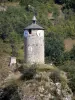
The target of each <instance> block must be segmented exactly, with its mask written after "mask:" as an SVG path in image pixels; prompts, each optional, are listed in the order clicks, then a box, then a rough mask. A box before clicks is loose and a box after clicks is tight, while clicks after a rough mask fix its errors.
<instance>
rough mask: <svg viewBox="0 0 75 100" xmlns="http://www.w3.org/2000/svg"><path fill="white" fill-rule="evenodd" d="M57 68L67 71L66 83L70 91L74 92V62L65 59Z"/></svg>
mask: <svg viewBox="0 0 75 100" xmlns="http://www.w3.org/2000/svg"><path fill="white" fill-rule="evenodd" d="M59 68H60V69H61V70H63V71H65V72H66V73H67V77H68V79H69V82H68V84H69V86H70V88H71V89H72V91H73V92H75V62H74V61H67V62H66V63H65V64H64V65H62V66H59Z"/></svg>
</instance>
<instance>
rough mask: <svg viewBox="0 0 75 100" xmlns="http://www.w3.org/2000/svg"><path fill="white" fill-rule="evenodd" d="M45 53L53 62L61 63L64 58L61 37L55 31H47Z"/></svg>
mask: <svg viewBox="0 0 75 100" xmlns="http://www.w3.org/2000/svg"><path fill="white" fill-rule="evenodd" d="M45 40H46V42H45V55H46V57H47V58H48V60H49V61H51V62H53V63H54V64H61V63H62V62H63V58H64V43H63V39H62V38H61V37H60V36H59V35H58V34H55V33H49V35H48V36H47V37H46V38H45Z"/></svg>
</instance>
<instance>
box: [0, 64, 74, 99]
mask: <svg viewBox="0 0 75 100" xmlns="http://www.w3.org/2000/svg"><path fill="white" fill-rule="evenodd" d="M35 69H36V70H35ZM23 71H24V72H23ZM23 71H22V72H23V73H22V75H21V76H20V78H18V79H19V80H17V79H15V75H14V77H13V78H12V75H11V78H9V79H10V80H11V81H9V82H10V84H11V85H7V87H4V88H3V89H2V88H1V89H0V100H5V99H4V98H5V97H7V98H8V100H16V99H17V100H72V96H73V93H72V91H71V89H70V88H69V87H68V85H67V77H66V74H65V73H64V72H62V71H60V70H59V69H57V68H56V67H53V66H46V65H45V66H43V67H41V66H40V67H38V66H37V67H36V68H29V67H28V68H25V69H24V70H23ZM14 74H15V73H14ZM23 76H24V77H23ZM9 79H8V80H9ZM14 83H15V84H16V85H14ZM14 86H16V87H14ZM13 97H14V98H13Z"/></svg>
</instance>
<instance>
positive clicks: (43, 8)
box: [0, 0, 75, 100]
mask: <svg viewBox="0 0 75 100" xmlns="http://www.w3.org/2000/svg"><path fill="white" fill-rule="evenodd" d="M61 1H64V2H60V0H43V1H42V0H34V1H33V0H26V1H24V0H17V1H15V0H14V1H13V0H9V1H8V0H6V2H3V1H2V2H1V3H0V83H2V82H4V80H5V79H6V78H7V77H9V76H13V78H14V77H16V78H18V77H17V76H18V75H20V74H19V73H20V72H18V71H17V72H15V73H12V71H11V68H10V66H9V62H10V57H11V56H16V58H17V64H20V65H22V64H25V63H24V37H23V31H24V28H25V27H26V26H27V25H29V24H30V23H31V20H32V17H33V15H34V14H35V16H36V18H37V23H38V24H39V25H40V24H41V26H42V27H44V28H45V63H46V64H50V63H52V64H53V65H55V66H56V67H57V68H59V69H61V70H63V71H65V72H66V75H67V77H68V80H69V81H68V82H66V84H67V89H69V87H70V88H71V89H72V92H75V2H74V0H73V1H72V2H71V1H70V0H69V1H70V2H65V1H66V0H61ZM70 3H71V5H70ZM68 4H69V5H68ZM39 66H40V65H39ZM39 66H38V68H39ZM44 66H45V67H47V65H43V68H44ZM25 67H26V66H25ZM56 67H52V68H53V70H54V71H52V72H51V69H50V70H49V69H48V70H47V72H46V68H45V69H44V71H43V72H42V71H41V72H39V71H38V72H37V73H36V75H35V78H32V80H27V81H24V82H23V80H19V82H21V86H22V85H23V87H22V88H21V86H17V87H18V88H19V89H21V91H22V92H23V93H25V92H26V91H27V90H28V93H29V94H26V96H25V97H27V99H26V100H31V99H29V97H28V95H30V94H31V95H30V98H32V100H35V99H33V98H34V94H36V95H37V96H36V98H39V100H46V99H47V98H46V97H49V96H50V97H53V96H54V99H55V100H66V99H60V98H64V96H66V95H65V94H67V92H70V94H71V95H70V96H72V92H71V91H70V90H69V91H68V90H66V85H65V93H62V95H60V96H58V95H59V94H58V93H57V90H56V83H57V84H59V85H62V82H59V81H57V79H58V78H59V76H60V75H61V73H62V71H60V75H59V76H58V72H59V69H56ZM50 68H51V67H50ZM47 73H48V74H47ZM50 73H53V75H56V77H55V76H53V78H54V80H56V81H57V82H56V83H55V82H54V81H53V79H51V78H50V79H49V80H47V82H48V84H47V82H46V80H45V79H41V81H40V82H39V80H37V79H36V76H38V77H40V76H41V77H40V78H43V77H44V76H43V75H49V74H50ZM23 74H24V73H23ZM15 75H16V76H15ZM62 76H63V77H64V72H63V75H62ZM65 77H66V76H65ZM47 78H49V76H47ZM51 81H52V84H53V86H54V87H53V88H55V90H52V92H53V94H51V90H49V89H48V88H51V87H50V84H49V82H50V83H51ZM63 81H64V80H63ZM43 82H44V84H43ZM10 83H12V82H8V84H9V85H10ZM14 83H15V82H14ZM14 83H13V84H14ZM42 84H43V85H42ZM4 85H5V86H6V88H8V87H7V85H6V83H4ZM17 85H20V84H17ZM40 85H41V86H42V87H44V86H46V85H49V86H48V87H44V88H43V93H40V94H38V91H41V90H40V89H39V88H42V87H40ZM31 86H33V88H32V87H31ZM24 87H26V88H24ZM36 87H37V88H36ZM23 88H24V89H25V90H24V89H23ZM45 88H47V91H45ZM59 88H60V87H59ZM61 88H62V86H61ZM36 89H37V90H36ZM9 90H10V89H9ZM11 91H12V90H11ZM24 91H25V92H24ZM33 91H34V93H33ZM58 91H60V90H58ZM62 91H63V90H61V92H62ZM45 92H48V93H49V92H50V94H48V93H47V95H46V94H45ZM63 92H64V91H63ZM44 94H45V95H44ZM68 94H69V93H68ZM38 95H40V96H38ZM63 95H64V96H63ZM41 96H42V97H41ZM55 96H56V98H55ZM22 97H23V99H22V100H24V94H23V96H22ZM43 97H44V99H41V98H43ZM65 98H66V97H65ZM54 99H53V100H54ZM2 100H3V99H2ZM8 100H9V99H8ZM12 100H14V99H12ZM15 100H16V99H15ZM18 100H19V99H18ZM36 100H38V99H36ZM50 100H52V99H50ZM68 100H72V99H68Z"/></svg>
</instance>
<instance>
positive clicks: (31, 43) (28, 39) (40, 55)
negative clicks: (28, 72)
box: [24, 16, 44, 64]
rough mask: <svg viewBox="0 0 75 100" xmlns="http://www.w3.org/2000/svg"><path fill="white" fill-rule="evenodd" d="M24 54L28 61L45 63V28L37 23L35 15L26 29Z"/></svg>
mask: <svg viewBox="0 0 75 100" xmlns="http://www.w3.org/2000/svg"><path fill="white" fill-rule="evenodd" d="M24 56H25V62H26V63H30V64H34V63H37V64H44V28H43V27H41V26H39V25H38V24H36V17H35V16H34V17H33V19H32V24H31V25H29V26H27V27H26V28H25V29H24Z"/></svg>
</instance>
